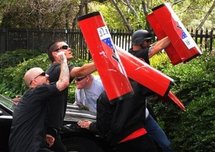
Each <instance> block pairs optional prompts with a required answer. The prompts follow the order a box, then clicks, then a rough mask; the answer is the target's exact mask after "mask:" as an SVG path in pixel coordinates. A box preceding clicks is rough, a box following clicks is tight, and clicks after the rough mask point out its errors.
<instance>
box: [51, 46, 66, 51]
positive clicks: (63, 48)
mask: <svg viewBox="0 0 215 152" xmlns="http://www.w3.org/2000/svg"><path fill="white" fill-rule="evenodd" d="M68 48H69V46H68V45H63V46H61V47H59V48H58V49H56V50H54V52H57V51H59V50H67V49H68Z"/></svg>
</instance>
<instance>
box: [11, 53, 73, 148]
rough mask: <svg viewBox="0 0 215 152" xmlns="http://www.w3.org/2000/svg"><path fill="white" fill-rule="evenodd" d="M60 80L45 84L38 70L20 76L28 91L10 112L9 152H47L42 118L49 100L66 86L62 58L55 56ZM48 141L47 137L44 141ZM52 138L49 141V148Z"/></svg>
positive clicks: (67, 82) (65, 61)
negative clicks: (58, 62) (11, 119)
mask: <svg viewBox="0 0 215 152" xmlns="http://www.w3.org/2000/svg"><path fill="white" fill-rule="evenodd" d="M58 56H59V61H60V77H59V79H58V80H57V81H56V83H51V84H50V83H49V76H48V75H47V74H46V73H45V72H44V71H43V70H42V69H41V68H39V67H35V68H31V69H30V70H28V71H27V72H26V73H25V75H24V81H25V83H26V85H27V87H28V88H29V89H28V90H27V91H26V92H25V93H24V95H23V96H22V98H21V100H20V101H19V104H17V105H16V106H15V108H14V113H13V121H12V126H11V133H10V137H9V148H10V152H41V151H43V152H49V151H50V150H49V149H48V145H47V142H46V136H45V131H46V130H45V126H44V124H45V118H46V114H47V105H48V104H49V103H50V100H49V99H50V97H51V96H53V95H54V94H60V93H61V91H63V90H64V89H65V88H66V87H67V86H68V85H69V69H68V64H67V59H66V56H65V55H64V54H63V53H60V54H58ZM48 138H49V137H47V139H48ZM53 142H54V138H49V142H48V144H49V146H51V145H52V144H53ZM50 152H51V151H50Z"/></svg>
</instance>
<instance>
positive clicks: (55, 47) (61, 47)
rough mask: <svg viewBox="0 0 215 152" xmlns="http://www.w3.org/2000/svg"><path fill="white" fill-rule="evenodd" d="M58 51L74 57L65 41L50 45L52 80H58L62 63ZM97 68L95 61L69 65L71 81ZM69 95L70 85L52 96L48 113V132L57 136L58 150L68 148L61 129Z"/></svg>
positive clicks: (68, 57) (70, 57)
mask: <svg viewBox="0 0 215 152" xmlns="http://www.w3.org/2000/svg"><path fill="white" fill-rule="evenodd" d="M58 52H64V53H65V55H66V58H67V60H68V61H69V60H71V59H72V58H73V54H72V51H71V48H70V47H69V46H68V44H67V43H66V42H64V41H56V42H54V43H52V44H50V45H49V47H48V56H49V59H50V60H51V62H52V64H51V66H50V67H49V69H48V70H47V73H48V74H49V80H50V82H56V81H57V80H58V78H59V74H60V64H59V60H58V58H57V53H58ZM95 70H96V67H95V65H94V63H88V64H84V65H83V66H82V67H74V66H72V65H69V71H70V82H71V81H72V80H73V79H74V78H75V77H80V76H85V75H88V74H90V73H92V72H94V71H95ZM67 97H68V87H67V88H66V89H65V90H64V91H63V92H61V93H60V94H56V95H54V96H52V98H51V102H50V103H49V105H48V115H47V120H46V122H47V124H46V126H47V134H50V135H52V136H53V137H54V138H55V143H54V145H53V146H52V147H51V149H53V150H55V151H58V152H65V151H66V148H65V146H64V145H63V143H62V141H61V137H60V134H59V131H60V130H61V128H62V125H63V120H64V116H65V111H66V106H67Z"/></svg>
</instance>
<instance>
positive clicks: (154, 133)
mask: <svg viewBox="0 0 215 152" xmlns="http://www.w3.org/2000/svg"><path fill="white" fill-rule="evenodd" d="M145 127H146V130H147V132H148V135H149V136H150V137H151V138H152V139H153V140H154V141H155V142H156V143H157V144H158V146H159V147H160V148H161V150H162V152H172V151H173V150H172V149H171V147H170V144H171V143H170V141H169V139H168V138H167V136H166V134H165V132H164V131H163V130H162V128H161V127H160V126H159V125H158V123H157V122H156V121H155V120H154V119H153V117H152V116H151V115H150V114H149V115H148V117H147V118H146V121H145Z"/></svg>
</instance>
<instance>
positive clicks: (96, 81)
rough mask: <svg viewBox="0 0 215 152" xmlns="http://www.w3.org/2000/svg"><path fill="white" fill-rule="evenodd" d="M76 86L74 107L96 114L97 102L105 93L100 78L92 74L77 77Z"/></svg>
mask: <svg viewBox="0 0 215 152" xmlns="http://www.w3.org/2000/svg"><path fill="white" fill-rule="evenodd" d="M75 85H76V89H75V102H74V105H77V106H79V107H80V108H84V109H87V110H89V111H91V112H94V113H96V100H97V99H98V97H99V96H100V94H101V93H102V92H103V91H104V87H103V85H102V82H101V79H100V77H99V76H94V75H92V74H89V75H86V76H82V77H77V78H75Z"/></svg>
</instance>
